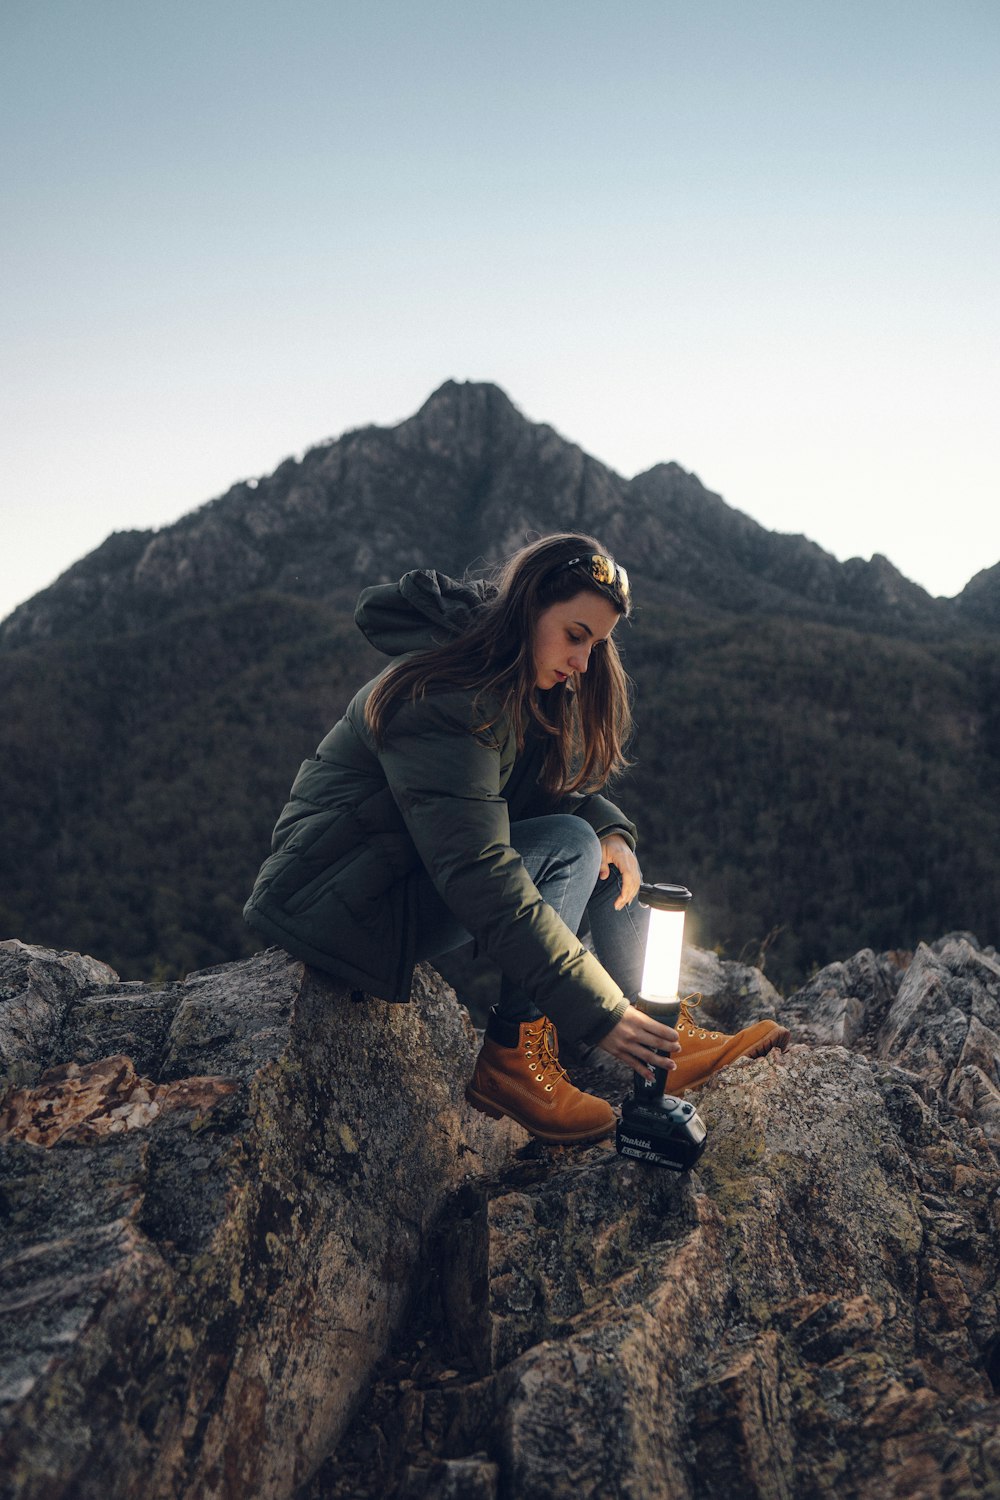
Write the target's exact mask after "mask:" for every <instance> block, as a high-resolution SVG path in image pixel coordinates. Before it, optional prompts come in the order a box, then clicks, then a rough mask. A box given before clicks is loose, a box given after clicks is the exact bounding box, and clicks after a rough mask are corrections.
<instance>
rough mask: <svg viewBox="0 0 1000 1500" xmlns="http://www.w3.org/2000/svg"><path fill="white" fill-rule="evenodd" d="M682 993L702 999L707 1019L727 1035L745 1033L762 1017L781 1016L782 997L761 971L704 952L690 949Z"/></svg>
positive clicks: (683, 969) (684, 961)
mask: <svg viewBox="0 0 1000 1500" xmlns="http://www.w3.org/2000/svg"><path fill="white" fill-rule="evenodd" d="M680 993H681V994H682V995H691V994H695V995H700V996H701V999H702V1004H703V1006H704V1009H705V1011H706V1012H707V1015H708V1016H710V1017H711V1018H712V1020H713V1022H715V1023H717V1024H718V1026H719V1027H720V1028H721V1030H723V1031H730V1032H732V1031H742V1030H743V1028H744V1027H745V1026H751V1025H752V1024H753V1022H754V1021H759V1020H760V1019H761V1018H762V1017H770V1016H774V1015H777V1013H778V1008H779V1006H780V1004H781V997H780V996H779V994H778V992H777V990H776V989H775V988H774V985H773V984H772V983H771V981H770V980H769V979H766V978H765V977H764V975H763V973H762V972H761V970H760V969H755V968H751V967H750V966H749V965H747V964H738V963H732V962H731V961H730V960H728V959H722V958H718V957H717V956H716V955H715V954H714V953H709V952H707V951H706V950H705V949H703V948H692V947H686V948H685V949H684V953H683V958H682V962H681V979H680Z"/></svg>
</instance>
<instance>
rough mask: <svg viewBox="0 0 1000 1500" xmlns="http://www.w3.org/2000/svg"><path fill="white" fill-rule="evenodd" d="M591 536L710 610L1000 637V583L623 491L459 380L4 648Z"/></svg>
mask: <svg viewBox="0 0 1000 1500" xmlns="http://www.w3.org/2000/svg"><path fill="white" fill-rule="evenodd" d="M581 528H582V529H584V530H587V531H590V532H593V533H596V534H597V535H598V536H600V537H601V538H602V539H604V540H605V542H606V544H607V545H608V546H610V547H612V548H613V549H614V550H615V551H616V552H617V554H618V555H620V556H621V557H622V558H624V559H626V560H627V561H628V563H629V565H630V566H634V569H635V571H636V573H637V575H638V576H642V577H643V578H644V579H645V580H647V582H648V583H649V584H657V583H658V584H660V585H663V586H667V585H669V589H670V591H671V596H672V597H675V598H676V597H678V596H680V597H682V598H687V599H689V600H691V601H692V602H693V601H698V602H699V603H700V604H701V605H702V606H705V605H706V604H708V605H712V606H715V607H721V608H724V609H726V610H764V611H778V612H783V613H789V612H790V613H793V614H797V615H803V616H805V617H808V618H814V619H830V620H836V621H837V622H838V623H844V622H845V621H848V622H849V621H852V620H853V621H855V622H858V623H862V624H869V625H873V626H874V627H875V628H880V629H888V630H890V631H904V632H905V631H916V632H918V633H921V632H930V633H932V634H933V633H935V632H937V631H940V630H941V629H948V628H950V627H951V626H953V625H955V624H957V623H959V622H960V621H962V620H966V621H968V622H971V623H973V624H977V625H979V626H985V627H986V628H991V626H992V624H995V620H993V618H992V615H991V609H990V605H989V600H990V599H992V597H993V595H994V594H995V586H994V587H987V586H986V585H984V584H983V583H981V582H980V583H979V584H977V589H978V592H977V594H976V598H975V600H972V601H971V603H970V608H969V609H967V610H965V611H964V612H963V611H962V610H959V609H958V607H957V605H954V603H953V601H944V600H934V599H931V597H930V596H929V595H928V594H927V593H925V591H924V590H923V589H921V588H919V587H918V586H917V585H916V584H913V583H911V582H909V581H908V580H907V579H906V578H904V577H903V575H902V574H901V573H899V572H898V570H897V569H895V568H894V567H893V566H892V564H891V563H890V562H888V560H887V559H885V558H884V557H874V558H872V559H871V560H870V561H867V562H866V561H864V560H862V559H861V558H852V559H851V560H850V561H849V562H847V563H844V564H841V563H839V562H838V561H837V560H836V559H835V558H834V557H832V556H830V554H828V553H826V552H824V551H823V550H822V549H821V548H820V547H818V546H817V545H816V544H815V543H813V542H810V541H809V540H808V539H807V538H805V537H802V536H786V535H780V534H778V533H773V532H770V531H768V530H766V528H764V527H762V526H759V525H758V524H757V523H756V522H755V521H753V520H751V519H750V517H749V516H746V515H743V514H742V513H741V512H739V511H737V510H734V509H732V508H731V507H730V506H728V505H727V504H726V503H725V502H724V501H723V500H722V499H720V497H719V496H718V495H715V494H713V493H712V492H711V491H710V490H707V489H706V488H705V487H704V486H703V485H702V484H701V482H700V481H699V479H698V478H697V477H696V476H695V475H693V474H690V473H687V472H686V471H685V470H684V469H682V468H681V467H680V466H679V465H678V464H676V463H664V464H658V465H656V466H655V467H654V468H652V469H650V470H649V471H648V472H647V473H644V474H640V475H638V476H636V477H635V478H634V479H632V480H625V479H623V478H622V477H621V476H620V475H618V474H616V473H614V472H613V471H612V470H611V469H608V468H607V467H606V466H605V465H603V464H601V463H599V462H598V461H597V460H596V459H594V458H592V457H590V456H589V455H588V454H586V453H585V452H584V451H583V450H582V449H581V448H579V447H578V446H576V445H575V444H574V443H570V442H567V441H566V440H565V439H564V438H562V437H560V436H559V434H558V433H556V432H555V431H553V429H552V428H551V427H548V426H546V425H544V424H538V423H533V422H530V421H529V420H528V419H527V418H525V417H524V416H523V415H522V414H521V413H520V412H519V411H518V410H517V408H516V407H515V406H514V405H513V403H512V402H511V401H510V400H509V399H508V397H507V396H506V395H505V394H504V393H503V391H501V390H500V389H499V388H498V387H497V386H495V385H490V384H477V383H472V382H469V383H466V384H460V383H457V382H455V381H447V382H446V383H445V384H444V385H443V386H441V388H440V389H439V390H437V391H436V392H434V394H433V395H432V396H431V397H430V398H429V399H428V400H427V401H426V402H425V404H424V405H423V406H422V407H421V409H420V410H419V411H418V412H417V413H416V414H415V415H414V416H412V417H410V418H408V419H407V420H406V421H404V422H401V423H400V424H399V425H398V426H396V427H392V428H378V427H366V428H362V429H359V430H357V431H353V432H348V433H345V434H344V435H343V436H342V437H340V438H337V439H335V440H330V441H328V442H325V443H321V444H319V445H317V446H316V447H314V448H312V449H310V450H309V451H308V452H307V453H305V454H304V455H303V456H302V457H301V459H292V458H289V459H286V460H285V461H284V462H283V463H282V464H280V465H279V466H278V468H277V469H276V470H275V471H274V473H273V474H270V475H267V476H264V477H262V478H261V479H260V480H256V479H254V480H247V481H243V482H240V483H238V484H235V485H233V486H232V488H231V489H230V490H228V491H227V493H226V494H224V495H222V496H221V497H220V498H218V499H216V500H213V501H211V502H209V503H208V504H206V505H204V506H202V507H201V508H200V509H198V510H195V511H193V512H191V513H190V514H188V515H186V516H184V517H182V519H181V520H179V521H177V522H176V523H175V524H174V525H171V526H167V527H164V528H163V529H162V530H159V531H155V532H139V531H133V532H124V533H118V534H115V535H113V536H111V537H109V538H108V540H107V541H106V542H105V543H104V544H103V545H102V546H101V547H99V548H97V549H96V551H94V552H93V553H91V554H90V555H89V556H87V557H85V558H83V559H81V560H80V561H79V562H78V563H76V564H74V566H73V567H71V568H70V569H69V570H68V571H67V572H66V573H64V574H63V575H62V577H61V578H59V579H58V580H57V581H56V583H54V584H53V585H52V586H51V587H50V588H48V589H46V590H44V591H43V592H42V593H40V594H38V595H36V596H35V597H34V598H33V599H31V600H29V601H28V602H27V603H25V604H23V605H21V606H20V607H19V608H18V609H16V610H15V611H14V612H13V613H12V614H11V615H10V616H9V618H8V619H7V620H5V621H4V622H2V624H0V648H6V649H10V648H16V647H21V646H26V645H31V644H37V643H39V642H43V641H48V640H58V639H61V638H65V637H77V638H87V639H90V638H100V637H102V636H107V635H120V634H123V633H127V632H130V631H136V630H142V629H147V628H149V627H151V626H155V625H158V624H160V623H162V622H163V621H165V620H167V619H170V618H172V617H174V616H176V615H177V614H179V613H183V612H184V611H185V610H190V609H192V608H198V607H202V606H203V605H204V604H205V602H206V600H211V601H212V602H214V603H216V604H222V603H225V602H226V601H229V600H233V599H237V598H240V597H242V596H243V595H246V594H249V593H253V592H259V591H261V590H265V591H266V590H271V591H277V592H279V593H283V594H290V595H295V596H299V597H305V598H310V599H324V600H334V601H339V602H343V603H344V604H345V605H346V604H348V603H350V604H351V605H353V600H354V597H355V596H356V594H357V592H358V590H359V588H361V587H362V586H364V585H366V584H369V583H372V582H377V581H378V580H380V579H392V578H397V577H399V575H400V574H401V573H402V572H404V571H405V570H406V569H407V568H410V567H413V566H415V565H416V566H436V567H439V568H441V569H443V570H445V571H450V572H453V573H460V572H462V571H464V570H465V569H466V568H467V567H468V566H470V564H474V563H475V562H477V561H478V562H480V563H481V564H483V565H487V564H490V563H493V562H496V561H497V560H498V559H500V558H501V557H503V556H505V555H507V554H508V553H509V552H510V551H512V550H513V549H514V548H516V547H517V546H519V545H521V543H522V542H523V541H524V539H525V537H526V536H527V535H530V534H534V533H537V532H544V531H554V530H567V529H581ZM429 538H433V546H432V548H431V550H430V551H428V539H429ZM647 597H649V598H653V597H655V589H654V590H653V591H652V592H647Z"/></svg>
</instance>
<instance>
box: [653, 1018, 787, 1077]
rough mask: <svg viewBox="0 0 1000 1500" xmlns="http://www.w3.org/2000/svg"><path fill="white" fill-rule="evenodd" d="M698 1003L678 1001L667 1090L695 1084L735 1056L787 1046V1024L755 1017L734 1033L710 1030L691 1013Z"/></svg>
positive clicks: (762, 1053) (732, 1060)
mask: <svg viewBox="0 0 1000 1500" xmlns="http://www.w3.org/2000/svg"><path fill="white" fill-rule="evenodd" d="M700 1004H701V1001H700V1000H694V1001H691V1000H682V1001H681V1011H680V1017H679V1018H678V1021H677V1035H678V1036H679V1037H680V1039H681V1050H680V1051H679V1052H675V1053H674V1054H673V1060H674V1062H675V1063H676V1064H677V1066H676V1068H673V1069H671V1071H670V1072H669V1073H668V1074H667V1093H668V1094H683V1093H684V1090H685V1089H693V1088H697V1087H698V1085H699V1084H700V1083H704V1082H705V1080H706V1078H711V1076H712V1074H713V1073H718V1072H719V1071H720V1070H721V1069H722V1068H728V1066H729V1064H730V1063H733V1062H735V1061H736V1059H737V1058H738V1057H763V1056H764V1054H765V1052H770V1051H771V1048H772V1047H780V1048H781V1049H782V1050H784V1049H785V1047H787V1046H788V1038H789V1031H788V1027H787V1026H781V1025H779V1024H778V1022H777V1021H755V1022H754V1024H753V1025H752V1026H747V1027H746V1029H745V1030H743V1031H737V1032H736V1034H735V1036H727V1035H726V1033H725V1032H724V1031H710V1030H709V1029H708V1028H707V1027H705V1026H703V1025H701V1024H700V1022H699V1021H698V1019H697V1018H696V1017H695V1015H694V1009H695V1007H696V1006H698V1005H700Z"/></svg>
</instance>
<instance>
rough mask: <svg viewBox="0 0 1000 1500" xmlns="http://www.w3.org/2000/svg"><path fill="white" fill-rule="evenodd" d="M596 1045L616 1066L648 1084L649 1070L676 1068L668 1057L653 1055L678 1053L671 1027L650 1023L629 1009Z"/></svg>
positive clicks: (639, 1013) (651, 1076) (650, 1077)
mask: <svg viewBox="0 0 1000 1500" xmlns="http://www.w3.org/2000/svg"><path fill="white" fill-rule="evenodd" d="M597 1045H598V1046H599V1047H600V1048H601V1049H602V1051H604V1052H610V1053H611V1056H612V1057H617V1059H618V1061H619V1062H623V1063H628V1065H629V1067H630V1068H631V1069H632V1071H633V1073H638V1075H639V1077H640V1078H646V1079H648V1080H650V1081H652V1078H653V1073H652V1069H653V1068H666V1070H667V1072H668V1073H669V1072H670V1070H671V1069H672V1068H676V1066H677V1064H676V1063H675V1062H671V1061H670V1059H669V1058H668V1057H657V1055H656V1054H657V1052H679V1051H680V1050H681V1039H680V1037H679V1036H678V1035H677V1033H676V1031H675V1030H674V1029H673V1027H672V1026H664V1024H663V1022H662V1021H654V1020H653V1018H652V1016H647V1015H646V1014H645V1013H644V1012H643V1011H641V1010H636V1008H635V1006H634V1005H630V1006H629V1008H628V1010H627V1011H626V1012H625V1014H624V1015H623V1016H622V1018H621V1020H620V1021H619V1022H618V1025H617V1026H613V1027H612V1028H611V1030H610V1031H609V1032H608V1034H607V1036H606V1037H604V1038H602V1040H601V1041H599V1042H598V1043H597Z"/></svg>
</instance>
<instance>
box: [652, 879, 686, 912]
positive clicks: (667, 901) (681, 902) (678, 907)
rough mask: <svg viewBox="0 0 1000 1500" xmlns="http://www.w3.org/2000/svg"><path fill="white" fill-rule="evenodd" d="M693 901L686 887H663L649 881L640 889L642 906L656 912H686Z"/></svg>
mask: <svg viewBox="0 0 1000 1500" xmlns="http://www.w3.org/2000/svg"><path fill="white" fill-rule="evenodd" d="M693 899H694V898H693V897H692V895H691V892H690V891H689V890H688V888H687V886H686V885H662V884H656V883H654V882H653V881H651V880H647V881H643V883H642V885H640V887H639V900H640V901H641V903H642V905H643V906H651V907H653V909H654V910H655V911H684V909H685V908H686V907H687V906H690V904H691V902H692V900H693Z"/></svg>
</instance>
